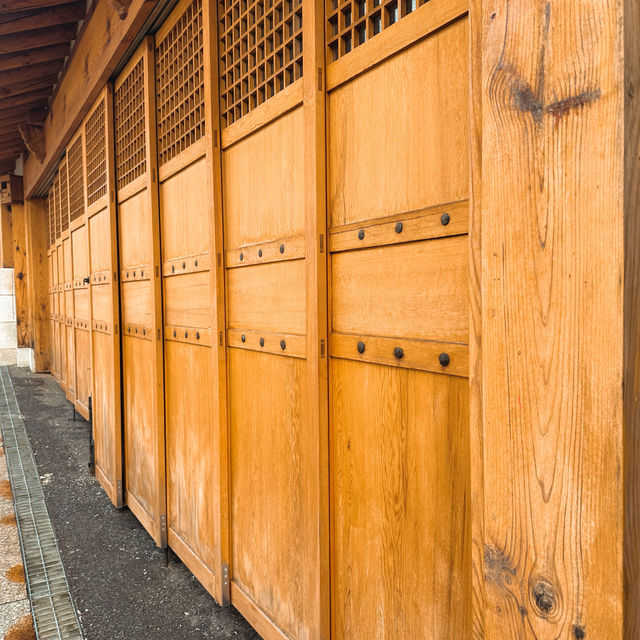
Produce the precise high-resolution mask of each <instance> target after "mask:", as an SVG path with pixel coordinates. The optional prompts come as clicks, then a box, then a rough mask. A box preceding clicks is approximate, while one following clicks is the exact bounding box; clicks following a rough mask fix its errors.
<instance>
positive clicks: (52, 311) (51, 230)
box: [45, 186, 58, 379]
mask: <svg viewBox="0 0 640 640" xmlns="http://www.w3.org/2000/svg"><path fill="white" fill-rule="evenodd" d="M53 202H54V193H53V186H51V187H49V191H48V192H47V197H46V199H45V209H46V212H47V241H48V244H47V246H48V249H47V273H48V274H49V325H50V331H51V341H50V344H49V351H50V370H51V374H52V375H53V377H54V378H56V379H58V375H57V369H58V364H57V361H56V356H57V352H56V331H57V328H56V327H57V323H58V319H57V309H58V301H57V298H58V281H57V271H58V268H57V261H56V251H55V241H56V240H55V238H56V228H55V225H56V217H55V209H54V206H53Z"/></svg>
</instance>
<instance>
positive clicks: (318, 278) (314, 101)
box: [302, 0, 331, 638]
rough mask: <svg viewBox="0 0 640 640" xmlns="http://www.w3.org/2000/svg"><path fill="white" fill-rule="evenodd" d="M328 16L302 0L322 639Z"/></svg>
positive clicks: (310, 373) (322, 631)
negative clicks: (326, 31) (326, 43)
mask: <svg viewBox="0 0 640 640" xmlns="http://www.w3.org/2000/svg"><path fill="white" fill-rule="evenodd" d="M324 33H325V12H324V3H322V2H316V1H315V0H303V3H302V39H303V50H304V73H303V76H302V82H303V105H302V107H303V136H304V137H303V140H304V142H303V144H304V185H305V192H304V206H305V222H306V226H305V229H306V258H305V269H306V296H307V300H306V306H307V317H306V336H307V340H306V347H307V353H306V357H307V386H308V391H307V397H308V402H307V420H308V422H309V430H310V433H312V434H315V437H316V443H315V446H316V447H317V450H316V451H315V458H316V461H317V471H318V473H317V477H316V479H315V481H314V482H313V483H312V491H313V502H314V504H316V505H317V512H316V517H317V522H316V521H313V520H312V521H311V522H309V523H308V526H309V528H310V532H311V534H310V535H311V536H312V539H314V543H315V544H314V546H315V550H314V553H315V554H317V558H318V559H317V566H318V578H317V579H318V584H317V593H315V594H314V599H315V603H314V606H313V607H312V608H311V612H310V616H311V619H312V620H313V629H315V633H316V635H317V637H319V638H325V637H329V636H330V633H331V623H330V603H331V575H330V566H329V565H330V542H329V529H330V520H329V397H328V395H329V389H328V361H329V352H328V350H329V340H328V330H327V322H328V311H327V306H328V297H327V251H328V248H327V207H326V188H327V185H326V140H325V117H326V116H325V98H326V93H325V80H326V71H325V37H324Z"/></svg>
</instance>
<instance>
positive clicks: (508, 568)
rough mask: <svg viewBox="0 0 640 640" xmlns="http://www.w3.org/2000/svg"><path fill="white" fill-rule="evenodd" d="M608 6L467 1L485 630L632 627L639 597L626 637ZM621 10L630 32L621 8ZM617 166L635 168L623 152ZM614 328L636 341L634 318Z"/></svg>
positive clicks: (617, 122)
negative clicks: (476, 165)
mask: <svg viewBox="0 0 640 640" xmlns="http://www.w3.org/2000/svg"><path fill="white" fill-rule="evenodd" d="M630 5H631V3H628V6H630ZM622 6H623V3H614V4H608V3H595V4H592V3H580V2H564V3H562V2H561V3H546V2H529V3H517V4H516V5H514V4H512V3H506V2H499V3H494V4H493V5H492V6H491V7H489V6H488V5H485V4H483V5H482V6H479V5H476V6H475V11H476V16H475V18H476V22H475V28H476V29H477V30H478V33H479V37H481V38H482V72H481V73H482V81H481V86H477V87H476V88H477V89H478V90H480V91H481V95H480V99H481V101H482V102H481V116H480V117H481V128H482V148H481V170H482V191H481V194H480V200H479V201H478V203H477V204H476V205H475V207H478V206H479V207H480V209H479V211H477V213H478V215H480V216H481V222H480V224H481V233H482V278H481V291H482V360H481V363H482V371H481V375H482V389H483V394H482V414H483V445H482V447H483V454H484V455H483V457H484V460H483V462H484V472H483V476H484V479H483V484H482V494H483V503H484V504H483V505H481V504H480V503H478V506H479V507H481V508H482V513H481V514H478V513H477V512H475V513H474V519H476V518H479V519H480V520H479V521H480V522H482V532H483V536H482V544H483V559H484V583H485V584H484V587H485V591H486V604H485V606H484V608H483V612H482V613H483V614H484V634H483V635H482V636H481V637H485V638H496V637H509V638H520V637H521V638H558V637H560V638H567V637H571V638H581V637H582V638H611V639H612V640H613V639H620V638H623V637H625V638H635V637H637V629H634V628H633V626H635V625H636V624H637V623H635V622H633V618H632V617H631V616H633V615H634V614H632V613H631V609H635V610H636V611H637V604H638V603H637V597H634V596H632V599H633V605H631V609H629V610H628V611H627V614H628V615H629V616H630V617H628V618H627V621H628V626H626V629H625V624H624V622H625V612H624V610H623V606H624V603H625V600H624V590H625V576H624V573H623V551H624V550H623V545H624V543H625V538H624V523H625V520H626V521H628V520H629V518H630V517H631V516H632V515H633V513H634V511H635V510H636V509H637V505H636V504H628V505H627V508H628V509H629V510H628V511H627V512H626V514H625V504H624V501H625V478H626V480H629V479H630V478H631V477H633V474H634V471H632V469H637V459H634V462H633V463H632V467H631V468H627V467H626V465H625V456H626V455H628V454H630V453H631V451H632V450H633V451H635V452H637V444H636V442H637V434H634V431H637V429H635V428H634V427H633V426H632V425H633V422H631V423H628V425H629V427H630V429H631V430H630V431H627V432H625V415H624V409H625V407H624V405H623V387H624V389H625V392H626V391H627V389H628V387H627V384H628V383H631V385H632V388H633V387H634V386H635V381H634V374H633V372H634V371H635V367H636V363H637V355H636V353H635V352H633V353H631V352H628V355H627V356H626V360H625V358H623V348H625V341H624V340H623V338H625V327H624V314H623V309H624V305H625V300H624V295H625V290H626V293H627V295H628V296H631V297H629V298H628V299H627V301H626V302H628V303H631V304H632V305H633V304H636V305H637V298H635V297H634V295H635V294H632V291H631V289H632V287H630V283H631V282H633V281H634V280H636V278H637V263H636V256H637V236H636V235H635V232H634V231H633V229H634V228H635V224H636V223H635V222H632V220H636V219H637V202H636V203H635V204H634V200H628V201H627V204H628V206H629V207H630V208H629V209H628V210H627V212H626V214H627V216H629V217H627V222H628V223H629V226H627V232H628V233H631V235H630V236H628V242H629V244H628V245H627V247H628V249H631V248H632V251H631V253H627V269H628V270H627V271H625V240H624V236H623V233H624V231H625V211H624V206H625V201H624V199H623V197H624V193H625V191H624V180H623V175H624V172H623V169H624V167H623V160H624V146H623V145H624V135H623V134H624V127H623V124H624V121H623V117H624V112H623V107H624V104H625V95H626V94H627V92H630V91H631V89H630V87H631V86H632V85H633V84H634V82H636V81H637V80H634V81H632V82H631V83H630V84H629V85H628V87H626V88H625V86H624V77H625V73H624V60H623V52H624V42H623V39H622V37H623V29H622V25H623V13H622ZM634 15H635V18H636V20H635V22H634V19H633V17H634ZM627 20H629V25H628V29H629V30H631V31H633V32H635V33H636V35H637V25H638V23H637V10H635V9H634V13H631V14H630V15H628V14H627V15H624V23H625V24H626V23H627ZM632 61H633V62H632ZM628 63H630V64H631V63H632V64H633V65H634V68H635V64H636V63H637V47H636V49H635V51H634V53H633V55H631V56H630V57H629V59H628ZM634 77H635V76H634ZM632 93H633V92H631V93H629V98H628V100H629V102H628V104H629V105H631V104H633V102H634V101H635V98H633V95H632ZM629 123H634V131H635V130H636V129H635V123H637V115H636V114H634V115H633V116H632V119H631V120H630V121H629ZM630 139H631V140H634V139H636V138H635V134H632V135H631V138H630ZM636 142H637V139H636ZM634 144H636V143H634ZM595 150H597V152H595ZM628 159H629V162H630V165H629V167H628V169H629V170H632V172H635V169H634V168H633V166H634V165H637V146H636V147H635V148H634V149H633V151H631V152H630V155H629V156H628ZM632 159H633V160H632ZM628 175H629V176H631V175H633V173H629V174H628ZM627 184H628V185H629V183H627ZM636 188H637V187H635V186H634V187H633V188H631V190H627V192H626V193H627V197H628V198H631V197H632V196H633V194H634V193H635V189H636ZM633 197H635V196H633ZM631 212H632V213H631ZM627 308H628V309H629V308H630V307H627ZM636 316H637V309H634V310H633V315H628V316H627V319H628V320H629V319H630V318H632V317H636ZM627 331H628V333H627V336H626V337H627V339H631V340H635V339H636V338H637V335H636V334H635V332H636V331H637V325H636V324H635V321H633V322H629V324H627ZM632 344H633V342H629V341H627V342H626V348H627V349H629V347H631V346H632ZM625 361H626V363H627V365H628V368H627V374H630V376H631V377H630V379H629V380H625V378H624V368H623V365H624V362H625ZM632 393H633V392H632ZM629 397H630V396H627V398H629ZM633 406H634V404H633V402H631V403H630V404H627V406H626V408H627V410H629V411H630V414H629V415H628V417H629V418H630V419H632V420H636V419H637V418H636V417H635V416H637V411H636V410H635V409H633ZM627 447H629V449H627ZM632 455H634V454H632ZM626 461H627V462H629V458H626ZM628 474H630V475H628ZM627 489H629V491H630V493H628V494H626V498H627V499H630V498H633V497H634V492H635V488H634V489H632V488H631V487H628V486H627ZM634 517H635V516H634ZM628 542H631V540H629V541H628ZM631 543H632V542H631ZM632 544H633V543H632ZM632 557H633V556H628V559H629V558H632ZM627 571H628V572H627V578H626V579H630V578H632V576H633V573H632V572H631V571H630V567H628V569H627ZM628 584H629V583H627V585H628ZM635 588H636V586H635V585H633V590H632V591H628V592H627V593H628V594H631V593H637V592H635ZM627 604H629V601H627ZM476 635H477V634H476Z"/></svg>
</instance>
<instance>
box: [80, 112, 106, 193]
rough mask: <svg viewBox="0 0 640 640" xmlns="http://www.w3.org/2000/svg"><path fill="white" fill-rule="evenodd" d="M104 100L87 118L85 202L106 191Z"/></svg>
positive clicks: (85, 133)
mask: <svg viewBox="0 0 640 640" xmlns="http://www.w3.org/2000/svg"><path fill="white" fill-rule="evenodd" d="M104 116H105V114H104V100H103V101H101V102H100V104H99V105H98V106H97V107H96V108H95V109H94V111H93V113H92V114H91V116H90V117H89V119H88V120H87V124H86V125H85V129H84V136H85V140H86V144H87V202H88V203H89V204H93V203H94V202H97V201H98V200H100V198H102V196H104V195H105V194H106V193H107V150H106V146H105V142H106V140H105V138H106V132H105V119H104Z"/></svg>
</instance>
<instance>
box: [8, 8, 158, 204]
mask: <svg viewBox="0 0 640 640" xmlns="http://www.w3.org/2000/svg"><path fill="white" fill-rule="evenodd" d="M0 2H2V0H0ZM157 3H158V0H132V2H131V6H130V7H129V12H128V14H127V17H126V18H125V19H124V20H121V19H120V18H119V17H118V13H117V10H116V9H114V8H113V7H112V6H111V5H110V4H109V3H108V2H98V3H97V4H96V5H95V9H94V11H93V13H92V14H91V16H90V17H89V18H87V21H86V22H85V25H84V28H83V33H82V36H81V37H80V39H79V40H78V42H77V44H76V46H75V47H74V52H73V54H72V56H71V59H70V60H69V63H68V64H67V67H66V70H65V72H64V75H63V77H62V78H61V80H60V82H59V83H58V86H57V88H56V93H55V96H54V98H53V102H52V104H51V115H50V117H49V118H47V120H46V122H45V130H44V135H45V140H46V144H47V148H46V157H45V161H44V162H43V163H42V164H40V163H39V162H38V160H37V158H35V157H33V158H32V157H31V156H29V158H28V159H27V161H26V163H25V168H24V179H25V188H26V193H27V195H28V196H32V195H33V194H34V190H35V189H36V188H37V187H39V186H40V184H39V183H40V182H41V181H42V180H43V179H44V178H45V177H46V175H47V173H48V172H49V171H51V170H52V169H53V168H54V164H55V162H56V161H57V158H58V156H59V154H60V153H61V152H62V150H63V149H64V147H65V145H66V144H67V143H68V142H69V140H70V139H71V136H72V135H73V134H74V133H75V131H76V129H77V127H78V126H79V125H80V123H81V122H82V119H83V117H84V116H85V115H86V114H87V112H88V110H89V108H90V106H91V105H92V104H93V102H94V101H95V100H96V98H97V97H98V94H99V93H100V91H101V90H102V89H103V87H104V85H105V83H106V82H107V80H108V79H109V77H110V76H111V74H112V73H113V71H114V70H115V68H116V66H117V65H118V64H119V63H120V60H121V59H122V56H123V55H124V53H125V52H126V50H127V48H128V47H129V45H130V44H131V42H132V41H133V39H134V38H135V37H136V35H137V34H138V32H139V30H140V28H141V27H142V25H143V24H144V22H145V20H146V19H147V18H148V17H149V15H150V14H151V12H152V11H153V8H154V7H155V6H156V4H157ZM107 24H108V25H110V29H109V30H107V29H105V25H107Z"/></svg>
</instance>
